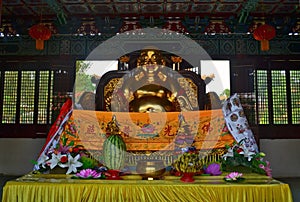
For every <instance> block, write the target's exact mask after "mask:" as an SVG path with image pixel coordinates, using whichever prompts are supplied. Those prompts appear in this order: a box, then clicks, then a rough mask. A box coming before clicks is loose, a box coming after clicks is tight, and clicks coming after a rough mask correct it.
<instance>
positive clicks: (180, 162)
mask: <svg viewBox="0 0 300 202" xmlns="http://www.w3.org/2000/svg"><path fill="white" fill-rule="evenodd" d="M173 167H174V169H175V170H176V171H178V172H180V173H196V172H199V171H200V169H201V168H202V163H201V161H200V159H199V152H198V151H197V150H196V148H195V147H185V148H182V154H181V155H180V156H179V158H178V159H177V160H176V161H175V162H174V163H173Z"/></svg>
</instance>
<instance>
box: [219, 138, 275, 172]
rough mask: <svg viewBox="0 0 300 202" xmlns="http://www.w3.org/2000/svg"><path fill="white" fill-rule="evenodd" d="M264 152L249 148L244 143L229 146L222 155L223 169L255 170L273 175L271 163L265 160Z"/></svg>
mask: <svg viewBox="0 0 300 202" xmlns="http://www.w3.org/2000/svg"><path fill="white" fill-rule="evenodd" d="M264 156H265V154H264V153H263V152H255V151H250V150H248V149H247V148H246V147H245V146H244V145H241V144H236V145H234V146H232V147H227V153H225V154H224V155H223V156H222V159H221V167H222V170H223V171H240V172H255V173H259V174H265V175H268V176H269V177H272V173H271V168H270V163H269V162H268V161H264V160H263V157H264Z"/></svg>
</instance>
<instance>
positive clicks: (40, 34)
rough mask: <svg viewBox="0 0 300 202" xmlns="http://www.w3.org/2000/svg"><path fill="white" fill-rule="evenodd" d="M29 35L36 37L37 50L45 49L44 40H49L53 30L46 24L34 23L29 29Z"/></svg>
mask: <svg viewBox="0 0 300 202" xmlns="http://www.w3.org/2000/svg"><path fill="white" fill-rule="evenodd" d="M29 35H30V36H31V37H32V38H33V39H35V47H36V49H37V50H43V49H44V41H45V40H49V39H50V37H51V31H50V29H49V28H47V27H46V26H45V25H42V24H37V25H33V26H32V27H31V28H30V29H29Z"/></svg>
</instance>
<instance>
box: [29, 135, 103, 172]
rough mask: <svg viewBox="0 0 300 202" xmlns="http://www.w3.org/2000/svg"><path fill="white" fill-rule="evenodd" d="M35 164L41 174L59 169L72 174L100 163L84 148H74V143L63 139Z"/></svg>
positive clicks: (56, 142)
mask: <svg viewBox="0 0 300 202" xmlns="http://www.w3.org/2000/svg"><path fill="white" fill-rule="evenodd" d="M33 163H34V164H35V170H36V171H38V172H41V173H46V172H49V171H51V170H53V169H55V168H57V167H59V168H63V169H66V171H65V173H66V174H70V173H77V172H78V170H82V169H88V168H91V169H93V168H95V167H96V166H98V161H96V160H95V159H93V158H92V157H91V155H90V154H89V153H88V152H87V151H86V150H85V149H84V147H83V146H81V145H76V146H74V141H68V138H66V137H61V141H54V143H53V145H52V147H51V148H50V149H49V150H48V151H47V152H46V153H42V154H41V156H40V158H39V159H38V161H34V162H33Z"/></svg>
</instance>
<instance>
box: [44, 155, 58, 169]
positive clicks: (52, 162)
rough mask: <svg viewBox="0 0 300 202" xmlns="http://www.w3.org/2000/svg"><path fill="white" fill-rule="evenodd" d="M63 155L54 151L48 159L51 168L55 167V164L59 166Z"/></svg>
mask: <svg viewBox="0 0 300 202" xmlns="http://www.w3.org/2000/svg"><path fill="white" fill-rule="evenodd" d="M60 157H61V155H60V154H58V155H56V154H54V153H52V155H51V159H50V160H49V161H47V164H49V166H50V168H51V169H53V168H54V167H55V166H57V164H58V162H59V161H60Z"/></svg>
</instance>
